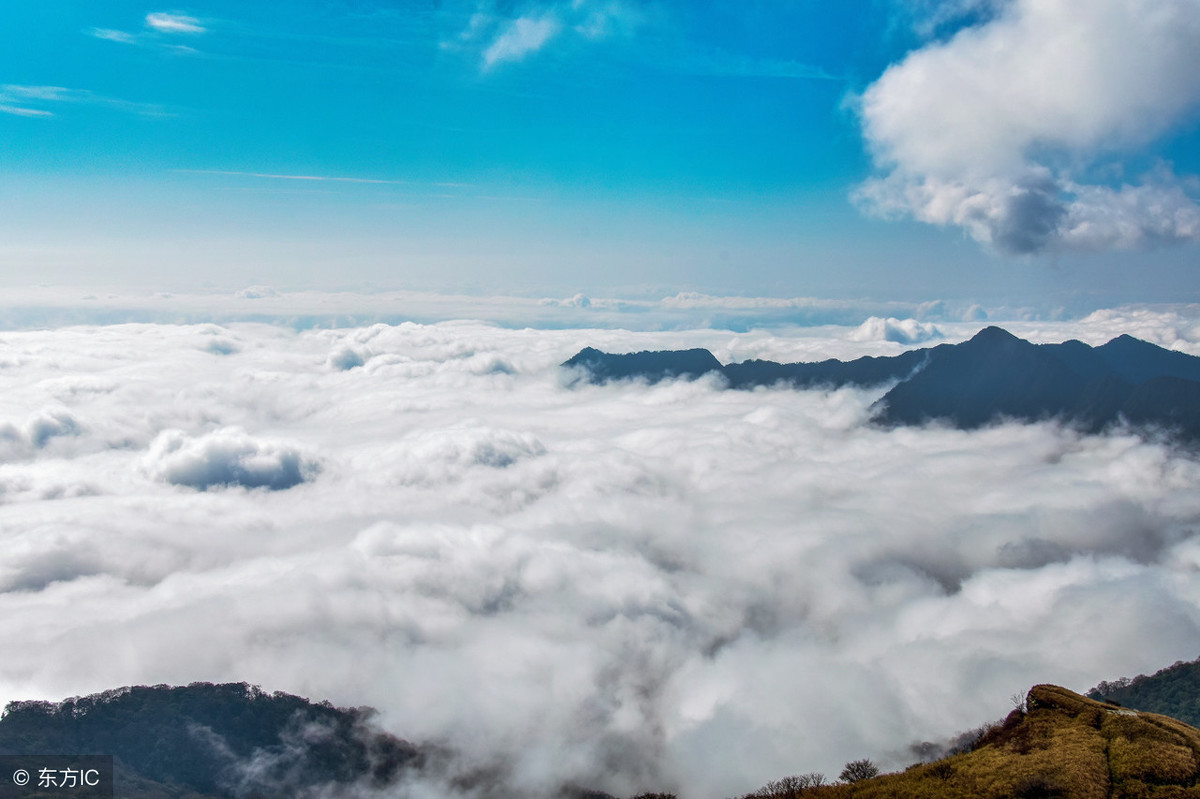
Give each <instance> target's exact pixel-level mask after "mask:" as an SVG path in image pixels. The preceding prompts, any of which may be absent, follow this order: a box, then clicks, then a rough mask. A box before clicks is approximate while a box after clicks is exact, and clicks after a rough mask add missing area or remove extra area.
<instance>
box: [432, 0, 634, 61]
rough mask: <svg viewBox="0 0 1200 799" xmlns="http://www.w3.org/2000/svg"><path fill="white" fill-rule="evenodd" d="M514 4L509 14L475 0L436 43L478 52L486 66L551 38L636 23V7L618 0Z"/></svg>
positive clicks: (591, 37)
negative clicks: (452, 31)
mask: <svg viewBox="0 0 1200 799" xmlns="http://www.w3.org/2000/svg"><path fill="white" fill-rule="evenodd" d="M520 8H521V11H520V13H519V14H516V15H515V16H513V15H509V14H503V13H499V12H498V11H497V9H496V8H495V4H494V3H492V2H488V1H487V0H480V2H479V3H478V6H477V9H476V12H475V13H474V14H472V15H471V17H470V19H469V21H468V23H467V26H466V28H465V29H463V30H461V31H460V32H459V33H458V34H457V35H456V36H455V37H454V38H452V39H449V40H446V41H443V42H442V45H441V46H442V48H443V49H447V50H464V51H466V52H469V53H472V54H478V55H479V58H480V63H481V66H482V68H483V70H485V71H487V70H490V69H493V68H495V67H497V66H498V65H500V64H503V63H506V62H516V61H521V60H524V59H525V58H528V57H529V56H531V55H533V54H534V53H538V52H540V51H542V50H543V49H544V48H545V47H546V46H548V45H549V44H550V43H551V42H552V41H555V40H564V41H568V40H569V41H573V42H576V43H578V42H580V41H584V42H599V41H602V40H606V39H612V38H614V37H617V36H627V35H629V34H630V33H632V32H633V31H634V30H635V29H636V28H637V27H638V26H639V25H641V24H642V14H641V13H640V12H639V11H638V9H637V8H636V7H635V6H634V5H632V4H629V3H625V2H619V0H569V1H564V0H541V1H540V2H532V3H526V4H524V5H523V6H521V7H520Z"/></svg>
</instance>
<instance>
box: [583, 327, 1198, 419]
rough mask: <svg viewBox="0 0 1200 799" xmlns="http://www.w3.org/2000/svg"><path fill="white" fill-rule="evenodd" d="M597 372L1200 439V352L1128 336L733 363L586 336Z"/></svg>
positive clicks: (882, 413)
mask: <svg viewBox="0 0 1200 799" xmlns="http://www.w3.org/2000/svg"><path fill="white" fill-rule="evenodd" d="M562 367H564V368H567V369H577V370H581V371H582V373H583V375H584V376H586V379H587V380H588V381H589V382H591V383H607V382H610V381H613V380H626V379H637V380H646V381H648V382H651V383H656V382H660V381H662V380H668V379H678V378H685V379H695V378H698V377H702V376H704V375H708V374H714V373H715V374H717V375H719V376H720V377H721V378H722V379H723V380H724V381H725V383H726V385H727V386H728V387H729V388H731V389H752V388H756V387H759V386H778V385H787V386H790V387H792V388H795V389H809V388H834V389H836V388H841V387H844V386H858V387H873V386H882V385H887V384H889V383H894V385H892V386H891V387H890V388H889V389H888V390H887V392H886V393H885V394H884V395H883V396H882V397H881V398H880V399H879V400H878V401H877V402H876V403H875V404H874V405H873V406H872V408H871V412H872V421H874V422H875V423H876V424H880V425H883V426H888V427H893V426H899V425H919V424H927V423H930V422H939V423H948V424H950V425H952V426H954V427H957V428H960V429H967V430H969V429H976V428H979V427H983V426H985V425H988V424H991V423H994V422H997V421H1000V420H1003V419H1015V420H1018V421H1025V422H1038V421H1045V420H1048V419H1058V420H1060V421H1063V422H1065V423H1068V424H1071V425H1073V426H1075V427H1078V428H1080V429H1081V430H1083V431H1084V432H1088V433H1096V432H1100V431H1102V430H1104V429H1107V428H1111V427H1114V426H1117V425H1120V424H1129V425H1133V426H1138V427H1143V428H1162V429H1165V430H1169V431H1171V432H1173V433H1174V434H1175V435H1177V436H1179V437H1180V438H1183V439H1187V440H1196V439H1200V358H1198V357H1196V356H1192V355H1188V354H1186V353H1182V352H1177V351H1174V350H1168V349H1165V348H1163V347H1159V346H1158V345H1155V344H1151V343H1150V342H1146V341H1142V340H1140V339H1136V338H1134V337H1132V336H1129V335H1124V334H1123V335H1121V336H1117V337H1116V338H1113V339H1112V340H1110V341H1108V342H1107V343H1105V344H1103V345H1101V346H1098V347H1092V346H1090V345H1088V344H1085V343H1083V342H1081V341H1077V340H1074V339H1072V340H1069V341H1064V342H1061V343H1058V344H1033V343H1031V342H1029V341H1026V340H1025V339H1022V338H1019V337H1017V336H1015V335H1013V334H1012V333H1010V332H1008V331H1007V330H1004V329H1003V328H1001V327H997V326H994V325H993V326H988V327H985V328H983V329H982V330H980V331H979V332H978V333H976V334H975V335H974V336H973V337H971V338H970V339H968V340H966V341H963V342H960V343H958V344H938V345H936V346H934V347H929V348H923V349H914V350H909V351H907V352H904V353H901V354H899V355H895V356H882V357H872V356H867V357H863V358H857V359H854V360H851V361H840V360H836V359H829V360H825V361H816V362H801V363H788V364H783V363H776V362H774V361H763V360H747V361H742V362H740V363H731V364H722V363H721V362H720V361H719V360H718V359H717V358H716V357H715V356H714V355H713V354H712V353H711V352H709V351H708V350H704V349H690V350H674V351H670V350H668V351H642V352H636V353H625V354H612V353H605V352H601V351H600V350H597V349H594V348H591V347H586V348H584V349H583V350H581V351H580V352H579V353H577V354H576V355H574V356H573V357H571V358H570V359H568V360H567V361H565V362H564V363H563V364H562Z"/></svg>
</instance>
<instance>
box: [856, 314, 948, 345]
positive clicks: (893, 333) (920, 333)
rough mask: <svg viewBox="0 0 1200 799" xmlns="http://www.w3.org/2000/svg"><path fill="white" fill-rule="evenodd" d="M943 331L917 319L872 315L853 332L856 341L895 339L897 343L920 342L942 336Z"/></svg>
mask: <svg viewBox="0 0 1200 799" xmlns="http://www.w3.org/2000/svg"><path fill="white" fill-rule="evenodd" d="M941 335H942V332H941V331H940V330H938V329H937V327H936V326H934V325H931V324H929V323H928V322H918V321H917V320H916V319H893V318H888V319H881V318H880V317H878V316H872V317H871V318H870V319H868V320H867V321H865V322H863V323H862V324H861V325H859V327H858V329H857V330H855V331H854V333H853V334H851V338H853V339H854V340H855V341H894V342H896V343H897V344H919V343H920V342H922V341H928V340H929V339H931V338H940V337H941Z"/></svg>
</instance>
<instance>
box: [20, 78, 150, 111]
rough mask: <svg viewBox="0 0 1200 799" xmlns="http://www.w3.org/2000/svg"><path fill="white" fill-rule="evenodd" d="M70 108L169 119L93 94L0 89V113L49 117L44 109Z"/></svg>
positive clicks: (57, 89) (147, 105)
mask: <svg viewBox="0 0 1200 799" xmlns="http://www.w3.org/2000/svg"><path fill="white" fill-rule="evenodd" d="M54 104H71V105H93V106H104V107H107V108H112V109H115V110H119V111H126V112H128V113H131V114H139V115H141V116H150V117H162V116H172V114H171V112H170V111H168V110H167V109H166V108H165V107H163V106H161V105H157V104H154V103H139V102H134V101H132V100H122V99H121V98H119V97H108V96H106V95H103V94H96V93H95V92H92V91H88V90H87V89H68V88H65V87H62V86H19V85H15V84H5V85H3V86H0V112H3V113H6V114H14V115H16V116H25V117H52V116H54V115H55V114H54V112H53V111H51V110H49V109H48V108H45V107H43V106H46V105H54Z"/></svg>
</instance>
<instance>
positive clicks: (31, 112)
mask: <svg viewBox="0 0 1200 799" xmlns="http://www.w3.org/2000/svg"><path fill="white" fill-rule="evenodd" d="M0 113H4V114H12V115H13V116H18V117H52V116H54V114H53V113H52V112H50V111H44V110H42V109H40V108H26V107H25V106H20V105H9V104H8V103H0Z"/></svg>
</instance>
